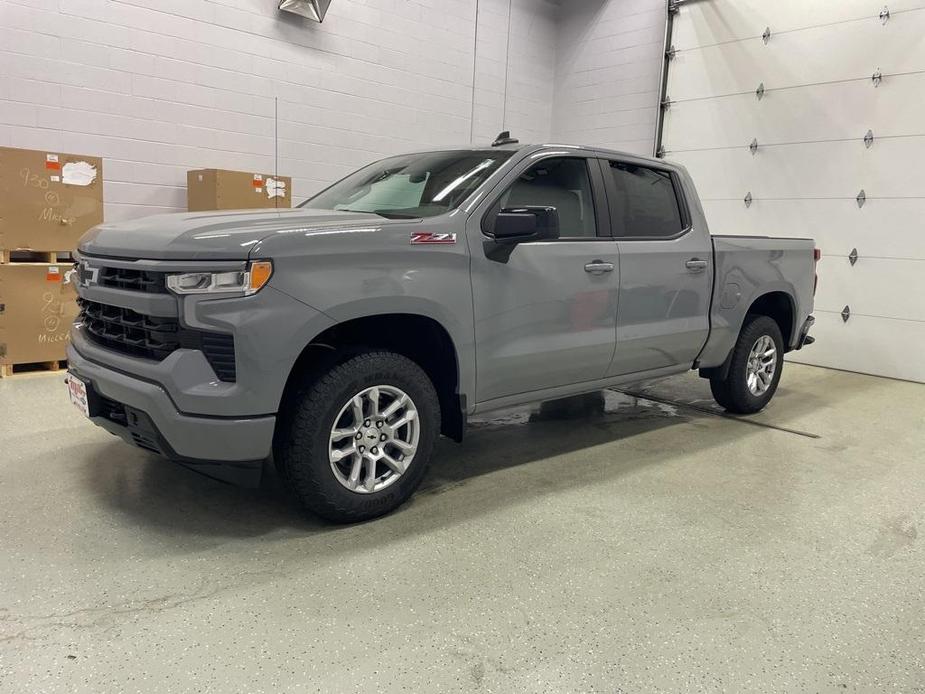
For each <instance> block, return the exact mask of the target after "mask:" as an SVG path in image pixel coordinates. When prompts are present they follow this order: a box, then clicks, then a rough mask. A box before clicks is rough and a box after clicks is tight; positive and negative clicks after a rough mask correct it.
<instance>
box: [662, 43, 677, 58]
mask: <svg viewBox="0 0 925 694" xmlns="http://www.w3.org/2000/svg"><path fill="white" fill-rule="evenodd" d="M677 54H678V49H677V48H675V47H674V46H669V47H668V50H667V51H665V57H666V58H668V60H673V59H674V57H675V56H676V55H677Z"/></svg>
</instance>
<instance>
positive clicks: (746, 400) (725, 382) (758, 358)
mask: <svg viewBox="0 0 925 694" xmlns="http://www.w3.org/2000/svg"><path fill="white" fill-rule="evenodd" d="M783 365H784V341H783V338H782V337H781V333H780V327H779V326H778V325H777V322H776V321H775V320H774V319H773V318H769V317H768V316H749V317H748V318H746V321H745V325H743V326H742V330H741V332H740V333H739V339H738V340H737V341H736V344H735V347H734V348H733V352H732V361H731V362H730V365H729V373H728V374H727V375H726V378H724V379H719V378H711V379H710V390H711V391H712V393H713V398H714V399H715V400H716V402H718V403H719V404H720V405H722V406H723V407H724V408H725V409H727V410H729V411H730V412H735V413H737V414H752V413H754V412H758V411H759V410H761V409H762V408H763V407H764V406H765V405H767V404H768V402H769V401H770V400H771V398H772V397H774V392H775V391H776V390H777V384H778V383H779V382H780V375H781V370H782V368H783Z"/></svg>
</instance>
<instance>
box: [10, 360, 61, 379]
mask: <svg viewBox="0 0 925 694" xmlns="http://www.w3.org/2000/svg"><path fill="white" fill-rule="evenodd" d="M66 368H67V362H66V361H64V360H62V361H34V362H29V363H28V364H0V378H9V377H10V376H18V375H20V374H28V373H33V374H34V373H42V372H57V371H61V370H63V369H66Z"/></svg>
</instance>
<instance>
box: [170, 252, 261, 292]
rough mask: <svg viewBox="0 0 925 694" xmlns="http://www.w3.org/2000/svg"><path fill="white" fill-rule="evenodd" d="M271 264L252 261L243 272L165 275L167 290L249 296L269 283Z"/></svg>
mask: <svg viewBox="0 0 925 694" xmlns="http://www.w3.org/2000/svg"><path fill="white" fill-rule="evenodd" d="M272 274H273V263H272V262H271V261H269V260H254V261H251V262H250V263H248V264H247V269H246V270H244V271H243V272H241V271H234V272H184V273H182V274H179V275H167V288H168V289H169V290H170V291H172V292H173V293H174V294H233V293H240V294H243V295H244V296H250V295H251V294H256V293H257V292H259V291H260V290H261V289H262V288H263V286H264V285H265V284H266V283H267V282H269V281H270V276H271V275H272Z"/></svg>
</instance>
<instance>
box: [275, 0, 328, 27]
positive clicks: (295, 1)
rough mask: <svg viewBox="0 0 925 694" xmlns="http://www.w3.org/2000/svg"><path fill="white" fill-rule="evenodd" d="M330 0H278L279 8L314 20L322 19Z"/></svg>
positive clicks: (319, 20)
mask: <svg viewBox="0 0 925 694" xmlns="http://www.w3.org/2000/svg"><path fill="white" fill-rule="evenodd" d="M330 5H331V0H279V9H281V10H284V11H285V12H292V13H293V14H298V15H302V16H303V17H308V18H309V19H314V20H315V21H316V22H321V21H324V16H325V15H326V14H327V13H328V7H330Z"/></svg>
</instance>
